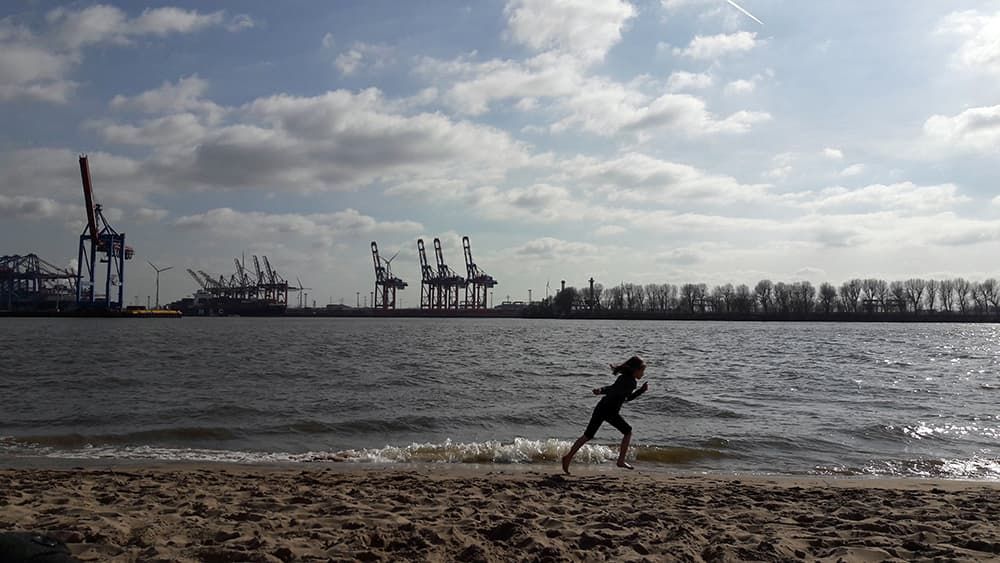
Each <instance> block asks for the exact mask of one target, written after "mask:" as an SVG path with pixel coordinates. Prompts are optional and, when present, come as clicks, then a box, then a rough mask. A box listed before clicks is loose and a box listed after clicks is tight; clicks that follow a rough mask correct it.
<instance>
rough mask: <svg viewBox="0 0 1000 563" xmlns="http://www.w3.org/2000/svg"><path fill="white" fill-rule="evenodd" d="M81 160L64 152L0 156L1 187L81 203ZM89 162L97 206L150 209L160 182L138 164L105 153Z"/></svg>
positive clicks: (20, 152)
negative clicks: (99, 204)
mask: <svg viewBox="0 0 1000 563" xmlns="http://www.w3.org/2000/svg"><path fill="white" fill-rule="evenodd" d="M78 157H79V155H78V154H77V153H75V152H72V151H69V150H63V149H19V150H14V151H9V152H0V185H2V186H4V191H6V192H7V193H12V194H32V195H33V196H38V197H48V198H52V199H55V200H57V201H60V202H67V201H69V202H72V203H74V204H76V203H78V202H82V201H83V188H82V187H81V180H80V167H79V164H78ZM89 159H90V172H91V178H92V180H93V184H94V195H95V197H96V199H97V201H98V203H103V204H106V205H116V206H148V197H149V195H150V194H151V193H154V192H156V191H157V190H158V189H159V188H161V187H162V185H161V184H159V183H158V180H157V178H154V177H150V176H147V175H146V174H145V173H144V172H143V170H142V164H141V163H140V162H139V161H136V160H132V159H130V158H125V157H121V156H116V155H112V154H109V153H105V152H92V153H90V155H89ZM81 209H82V207H81ZM81 217H82V215H81Z"/></svg>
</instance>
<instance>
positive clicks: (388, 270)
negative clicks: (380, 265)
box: [382, 250, 399, 275]
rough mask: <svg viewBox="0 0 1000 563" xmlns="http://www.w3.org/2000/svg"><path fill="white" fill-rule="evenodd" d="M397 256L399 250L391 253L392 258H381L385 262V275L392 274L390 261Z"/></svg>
mask: <svg viewBox="0 0 1000 563" xmlns="http://www.w3.org/2000/svg"><path fill="white" fill-rule="evenodd" d="M397 256H399V250H397V251H396V253H395V254H393V255H392V258H390V259H388V260H386V259H385V258H382V261H383V262H385V273H386V274H387V275H392V261H393V260H395V259H396V257H397Z"/></svg>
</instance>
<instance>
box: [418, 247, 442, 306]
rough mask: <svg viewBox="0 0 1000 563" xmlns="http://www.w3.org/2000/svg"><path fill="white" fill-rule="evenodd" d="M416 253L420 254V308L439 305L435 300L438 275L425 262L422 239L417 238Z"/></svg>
mask: <svg viewBox="0 0 1000 563" xmlns="http://www.w3.org/2000/svg"><path fill="white" fill-rule="evenodd" d="M417 253H418V254H419V255H420V308H421V309H434V308H437V307H439V306H440V305H439V304H438V303H437V301H436V299H435V298H436V297H437V288H438V277H437V273H435V271H434V268H433V267H432V266H431V265H430V264H428V263H427V250H426V248H424V239H422V238H420V239H417Z"/></svg>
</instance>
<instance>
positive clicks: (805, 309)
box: [791, 281, 816, 313]
mask: <svg viewBox="0 0 1000 563" xmlns="http://www.w3.org/2000/svg"><path fill="white" fill-rule="evenodd" d="M815 300H816V288H815V287H813V284H811V283H809V282H807V281H799V282H795V283H793V284H792V285H791V301H792V310H793V311H795V312H797V313H811V312H812V310H813V304H814V302H815Z"/></svg>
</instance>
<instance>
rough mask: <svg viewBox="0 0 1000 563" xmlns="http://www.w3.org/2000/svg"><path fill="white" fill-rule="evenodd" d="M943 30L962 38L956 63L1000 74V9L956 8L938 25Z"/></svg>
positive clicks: (968, 68)
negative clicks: (992, 11)
mask: <svg viewBox="0 0 1000 563" xmlns="http://www.w3.org/2000/svg"><path fill="white" fill-rule="evenodd" d="M938 31H939V33H945V34H951V35H956V36H958V37H959V38H960V39H961V45H959V48H958V51H957V52H956V53H955V64H956V65H958V66H959V67H960V68H963V69H966V70H970V71H973V72H983V73H988V74H994V75H1000V41H997V37H1000V11H998V12H996V13H993V14H988V13H983V12H980V11H978V10H968V11H964V12H952V13H951V14H949V15H948V16H946V17H945V18H944V20H943V21H942V22H941V25H940V26H939V27H938Z"/></svg>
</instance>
